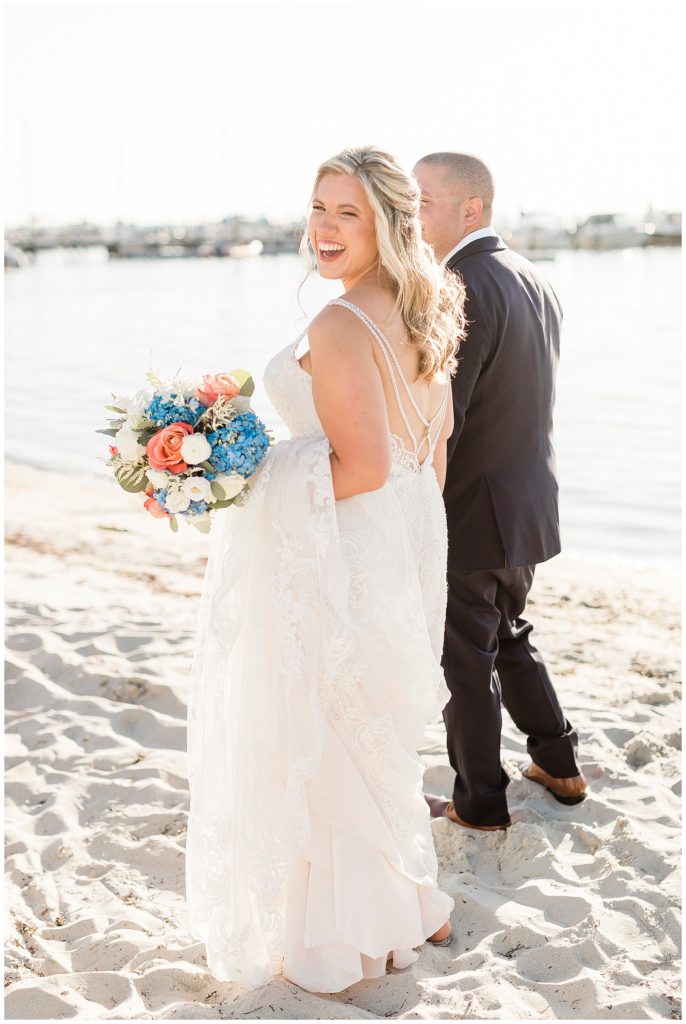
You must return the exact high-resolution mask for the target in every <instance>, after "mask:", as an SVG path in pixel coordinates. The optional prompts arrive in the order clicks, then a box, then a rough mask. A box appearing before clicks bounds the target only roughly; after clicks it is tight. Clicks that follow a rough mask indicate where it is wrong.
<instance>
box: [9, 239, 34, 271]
mask: <svg viewBox="0 0 686 1024" xmlns="http://www.w3.org/2000/svg"><path fill="white" fill-rule="evenodd" d="M30 262H31V260H30V259H29V257H28V256H27V255H26V253H25V252H24V251H23V249H17V247H16V246H15V245H7V244H5V269H6V270H19V269H20V268H21V267H28V265H29V263H30Z"/></svg>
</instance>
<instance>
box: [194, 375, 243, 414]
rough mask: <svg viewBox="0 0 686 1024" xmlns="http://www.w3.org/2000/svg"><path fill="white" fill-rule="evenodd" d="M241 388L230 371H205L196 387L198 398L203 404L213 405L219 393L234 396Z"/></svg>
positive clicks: (227, 396) (228, 396)
mask: <svg viewBox="0 0 686 1024" xmlns="http://www.w3.org/2000/svg"><path fill="white" fill-rule="evenodd" d="M240 390H241V387H240V384H239V383H238V381H237V380H236V379H235V378H234V377H232V376H231V374H230V373H215V374H214V376H212V375H211V374H209V373H206V374H205V376H204V377H203V379H202V384H201V385H200V386H199V387H198V400H199V401H200V402H202V404H203V405H207V406H209V405H213V404H214V402H216V401H217V399H218V398H219V396H220V395H224V396H225V397H226V398H235V397H236V395H237V394H239V392H240Z"/></svg>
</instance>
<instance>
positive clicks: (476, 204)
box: [464, 196, 484, 225]
mask: <svg viewBox="0 0 686 1024" xmlns="http://www.w3.org/2000/svg"><path fill="white" fill-rule="evenodd" d="M483 212H484V201H483V199H480V198H479V196H472V197H471V198H470V199H468V200H467V202H466V203H465V204H464V219H465V224H467V225H470V224H474V223H475V222H476V221H478V220H480V219H481V214H482V213H483Z"/></svg>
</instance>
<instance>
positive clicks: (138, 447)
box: [114, 423, 145, 462]
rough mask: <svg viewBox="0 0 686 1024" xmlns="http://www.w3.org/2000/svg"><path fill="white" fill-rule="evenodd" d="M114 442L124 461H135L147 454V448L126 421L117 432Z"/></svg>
mask: <svg viewBox="0 0 686 1024" xmlns="http://www.w3.org/2000/svg"><path fill="white" fill-rule="evenodd" d="M114 442H115V444H116V446H117V448H118V449H119V454H120V455H121V457H122V459H123V460H124V462H134V461H135V460H136V459H138V458H140V456H141V455H145V448H144V447H143V445H142V444H139V443H138V438H137V436H136V435H135V434H134V432H133V430H132V429H131V427H130V426H128V424H126V423H125V424H124V426H123V427H121V428H120V429H119V430H118V431H117V433H116V434H115V436H114Z"/></svg>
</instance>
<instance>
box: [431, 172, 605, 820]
mask: <svg viewBox="0 0 686 1024" xmlns="http://www.w3.org/2000/svg"><path fill="white" fill-rule="evenodd" d="M414 173H415V176H416V177H417V179H418V181H419V184H420V186H421V190H422V211H421V220H422V226H423V232H424V238H425V240H426V241H427V242H429V244H430V245H432V246H433V249H434V252H435V254H436V257H437V259H439V260H441V261H442V264H443V266H445V267H447V268H448V270H451V271H454V272H455V273H456V274H459V276H460V277H461V278H462V280H463V281H464V284H465V288H466V292H467V304H466V315H467V319H468V321H469V324H468V334H467V337H466V339H465V340H464V341H463V342H462V345H461V347H460V351H459V360H458V369H457V373H456V375H455V377H454V379H453V385H452V387H453V406H454V410H455V428H454V431H453V433H452V435H451V436H450V438H449V440H448V468H447V475H446V482H445V489H444V495H443V497H444V500H445V505H446V513H447V519H448V609H447V617H446V631H445V644H444V649H443V660H442V666H443V669H444V673H445V679H446V683H447V685H448V688H449V689H450V692H451V697H450V700H449V701H448V703H447V705H446V706H445V708H444V709H443V717H444V720H445V724H446V731H447V744H448V755H449V758H450V764H451V765H452V767H453V769H454V771H455V786H454V790H453V799H452V800H451V801H449V802H446V801H445V800H441V799H440V798H438V797H427V800H428V802H429V806H430V807H431V814H432V815H433V816H441V815H446V816H447V817H448V818H450V819H451V820H452V821H454V822H456V823H457V824H458V825H463V826H465V827H467V828H477V829H484V830H494V829H503V828H507V827H508V826H509V825H510V824H511V822H510V816H509V813H508V808H507V799H506V796H505V790H506V787H507V786H508V784H509V781H510V779H509V776H508V774H507V772H506V771H505V770H504V769H503V768H502V766H501V763H500V733H501V703H502V704H504V705H505V707H506V708H507V710H508V712H509V714H510V716H511V718H512V720H513V722H514V723H515V725H516V726H517V727H518V728H519V729H521V731H522V732H524V733H525V734H526V735H527V750H528V752H529V755H530V757H531V764H530V765H528V767H527V768H526V770H525V771H524V773H523V774H524V776H525V777H526V778H528V779H530V780H531V781H533V782H537V783H539V784H540V785H542V786H545V788H546V789H547V790H548V791H549V792H550V793H552V795H553V796H554V797H555V798H556V799H557V800H559V801H560V802H561V803H564V804H574V803H578V802H579V801H580V800H583V799H584V796H585V795H586V780H585V779H584V776H583V775H582V773H581V771H580V769H579V766H578V763H577V760H576V753H577V735H576V732H575V731H574V729H573V728H572V726H571V724H570V723H569V721H568V720H567V719H566V718H565V716H564V714H563V712H562V709H561V708H560V705H559V703H558V700H557V697H556V695H555V690H554V688H553V684H552V682H551V681H550V677H549V676H548V673H547V671H546V667H545V664H544V662H543V659H542V658H541V655H540V654H539V653H538V651H537V650H536V648H535V647H534V646H533V644H532V643H531V640H530V633H531V629H532V627H531V625H530V624H529V623H528V622H526V621H525V620H524V619H523V618H522V614H523V613H524V608H525V605H526V599H527V595H528V593H529V589H530V587H531V584H532V581H533V577H534V571H535V568H536V564H537V563H538V562H545V561H546V560H547V559H549V558H552V557H553V555H556V554H557V553H558V552H559V551H560V536H559V524H558V510H557V490H558V488H557V481H556V479H555V455H554V451H553V446H552V412H553V403H554V396H555V371H556V368H557V361H558V355H559V330H560V321H561V319H562V311H561V309H560V305H559V302H558V300H557V296H556V295H555V293H554V292H553V289H552V288H551V287H550V285H549V284H548V282H547V281H546V279H545V278H544V277H543V275H541V274H540V273H539V272H538V270H537V269H536V267H535V266H533V264H531V263H530V262H529V261H528V260H526V259H524V257H523V256H520V255H518V254H517V253H515V252H513V251H512V250H511V249H509V248H508V247H507V246H506V245H505V243H504V242H503V240H502V238H500V236H499V235H497V234H496V232H495V231H494V230H493V228H492V226H491V212H492V204H493V179H492V177H491V174H490V172H489V170H488V168H487V167H486V165H485V164H484V163H483V162H482V161H481V160H478V159H477V158H476V157H473V156H467V155H466V154H463V153H431V154H429V155H428V156H425V157H422V159H421V160H420V161H419V162H418V163H417V165H416V166H415V168H414Z"/></svg>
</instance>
